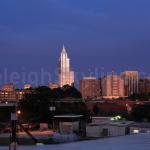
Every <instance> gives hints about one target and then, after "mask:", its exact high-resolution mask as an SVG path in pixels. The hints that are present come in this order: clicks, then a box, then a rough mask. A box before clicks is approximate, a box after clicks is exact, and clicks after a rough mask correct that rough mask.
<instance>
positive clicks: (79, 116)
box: [54, 114, 83, 118]
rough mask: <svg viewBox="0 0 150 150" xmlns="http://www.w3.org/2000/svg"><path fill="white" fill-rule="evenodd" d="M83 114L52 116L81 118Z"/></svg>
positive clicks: (56, 116) (57, 116)
mask: <svg viewBox="0 0 150 150" xmlns="http://www.w3.org/2000/svg"><path fill="white" fill-rule="evenodd" d="M81 117H83V115H75V114H70V115H69V114H68V115H55V116H54V118H81Z"/></svg>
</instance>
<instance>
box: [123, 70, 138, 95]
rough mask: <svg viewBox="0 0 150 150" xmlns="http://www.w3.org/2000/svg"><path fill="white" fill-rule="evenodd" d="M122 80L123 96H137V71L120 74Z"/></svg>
mask: <svg viewBox="0 0 150 150" xmlns="http://www.w3.org/2000/svg"><path fill="white" fill-rule="evenodd" d="M121 77H122V78H123V80H124V86H125V87H124V88H125V96H130V95H132V94H137V93H138V91H139V88H138V85H139V75H138V71H125V72H123V73H122V74H121Z"/></svg>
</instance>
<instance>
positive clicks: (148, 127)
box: [130, 122, 150, 134]
mask: <svg viewBox="0 0 150 150" xmlns="http://www.w3.org/2000/svg"><path fill="white" fill-rule="evenodd" d="M137 133H150V122H148V123H134V124H133V125H132V126H131V127H130V134H137Z"/></svg>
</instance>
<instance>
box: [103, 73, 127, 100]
mask: <svg viewBox="0 0 150 150" xmlns="http://www.w3.org/2000/svg"><path fill="white" fill-rule="evenodd" d="M101 84H102V96H103V98H108V99H112V98H119V97H124V96H125V95H124V81H123V79H122V78H121V77H120V76H118V75H113V74H112V75H107V76H105V77H103V78H102V81H101Z"/></svg>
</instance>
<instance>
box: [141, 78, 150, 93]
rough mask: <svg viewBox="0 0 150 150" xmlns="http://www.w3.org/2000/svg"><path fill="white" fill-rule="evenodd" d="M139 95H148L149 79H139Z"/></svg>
mask: <svg viewBox="0 0 150 150" xmlns="http://www.w3.org/2000/svg"><path fill="white" fill-rule="evenodd" d="M139 93H140V94H150V78H149V77H147V78H144V79H139Z"/></svg>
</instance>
